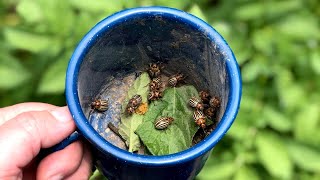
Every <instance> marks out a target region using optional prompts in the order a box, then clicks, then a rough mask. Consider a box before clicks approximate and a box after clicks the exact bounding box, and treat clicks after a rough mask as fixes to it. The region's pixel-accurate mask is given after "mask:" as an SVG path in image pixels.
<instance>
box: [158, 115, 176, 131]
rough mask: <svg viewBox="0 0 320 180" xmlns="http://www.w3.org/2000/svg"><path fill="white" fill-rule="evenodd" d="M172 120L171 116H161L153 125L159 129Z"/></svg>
mask: <svg viewBox="0 0 320 180" xmlns="http://www.w3.org/2000/svg"><path fill="white" fill-rule="evenodd" d="M173 121H174V119H173V117H169V116H167V117H161V118H159V119H157V120H156V121H155V122H154V127H155V128H156V129H159V130H162V129H166V128H167V127H168V126H169V125H170V124H171V123H172V122H173Z"/></svg>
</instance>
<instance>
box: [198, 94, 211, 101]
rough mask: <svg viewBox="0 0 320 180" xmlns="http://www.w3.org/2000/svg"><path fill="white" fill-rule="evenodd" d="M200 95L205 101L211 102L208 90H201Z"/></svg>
mask: <svg viewBox="0 0 320 180" xmlns="http://www.w3.org/2000/svg"><path fill="white" fill-rule="evenodd" d="M199 96H200V98H201V100H202V102H203V103H206V104H207V103H209V101H210V98H211V96H210V94H209V92H208V91H200V92H199Z"/></svg>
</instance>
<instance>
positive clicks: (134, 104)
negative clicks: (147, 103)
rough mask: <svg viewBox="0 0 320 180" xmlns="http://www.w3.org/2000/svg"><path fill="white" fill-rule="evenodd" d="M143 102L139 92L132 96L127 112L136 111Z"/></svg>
mask: <svg viewBox="0 0 320 180" xmlns="http://www.w3.org/2000/svg"><path fill="white" fill-rule="evenodd" d="M141 102H142V97H141V96H140V95H139V94H136V95H134V96H132V98H131V99H130V100H129V102H128V104H127V107H126V111H127V113H128V114H133V113H134V111H135V110H136V109H137V108H138V107H139V105H140V104H141Z"/></svg>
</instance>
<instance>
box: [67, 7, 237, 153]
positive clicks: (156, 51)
mask: <svg viewBox="0 0 320 180" xmlns="http://www.w3.org/2000/svg"><path fill="white" fill-rule="evenodd" d="M72 61H73V62H72ZM150 63H161V64H162V65H163V66H164V69H163V73H165V74H168V75H169V74H176V73H178V72H179V73H182V74H184V75H185V76H186V79H185V81H186V83H187V84H191V85H193V86H195V88H196V89H197V90H198V91H201V90H208V91H209V92H210V94H211V95H213V96H218V97H219V98H220V99H221V107H220V109H219V112H218V117H217V119H219V120H222V121H225V123H229V124H228V125H218V127H217V129H216V130H215V131H214V132H213V134H214V133H216V131H217V132H218V131H221V133H220V134H219V135H216V136H215V137H213V135H210V136H209V137H207V138H215V139H214V140H212V141H211V143H216V142H217V141H218V140H219V139H220V138H221V136H223V134H224V133H225V132H226V131H227V129H228V128H229V127H230V125H231V123H232V121H233V119H234V118H235V115H236V113H237V109H238V105H239V101H240V93H241V87H240V85H239V84H240V75H239V74H237V73H238V69H237V64H236V60H235V58H234V56H233V53H232V51H231V49H230V48H229V47H228V45H227V44H226V42H225V41H224V40H223V38H222V37H221V36H220V35H219V34H218V33H217V32H216V31H215V30H214V29H213V28H212V27H210V26H209V25H208V24H206V23H205V22H203V21H202V20H200V19H198V18H196V17H194V16H192V15H190V14H187V13H185V12H182V11H178V10H173V9H169V8H168V9H166V8H165V9H163V8H160V9H159V8H154V9H150V8H149V9H148V8H141V9H139V8H138V10H137V9H136V10H126V11H123V12H120V13H118V14H115V15H113V16H111V17H108V18H106V19H104V20H103V21H101V22H100V23H98V24H97V25H96V26H95V27H94V28H93V29H92V30H91V31H90V32H89V33H88V34H87V35H86V36H85V37H84V39H83V40H82V41H81V42H80V44H79V46H78V47H77V49H76V51H75V53H74V55H73V57H72V58H71V61H70V64H69V69H68V73H69V75H68V73H67V84H66V86H67V91H70V94H72V95H70V96H73V98H74V99H73V100H75V101H76V102H77V103H76V104H77V105H76V106H77V107H74V108H73V107H70V106H72V102H70V101H72V100H71V99H70V98H68V97H67V99H68V104H69V107H70V110H71V112H74V113H75V114H78V115H76V117H75V120H76V122H77V125H78V127H79V126H81V124H86V126H87V125H88V124H90V125H91V126H92V127H93V129H94V130H95V131H96V132H94V133H95V134H96V135H97V136H101V137H104V139H107V140H108V141H109V142H110V143H111V144H114V145H116V146H118V147H119V146H120V148H121V145H119V144H118V143H119V141H118V140H119V139H118V140H117V138H116V139H112V138H110V137H109V136H110V134H109V133H110V132H109V131H106V129H107V123H108V122H113V123H114V124H115V125H118V123H119V122H120V109H121V101H122V100H123V95H125V94H126V90H127V89H128V87H129V86H130V83H132V82H133V80H134V78H135V77H136V75H137V74H139V73H140V72H143V71H146V69H147V68H148V66H149V64H150ZM70 67H71V68H70ZM70 71H73V72H72V73H71V74H70ZM70 75H72V77H69V76H70ZM68 79H69V80H68ZM233 79H235V80H233ZM68 81H69V82H72V83H73V86H70V85H68V84H69V83H68ZM232 81H237V82H236V84H237V86H234V82H232ZM68 86H69V87H70V88H69V89H70V90H68ZM234 88H236V89H234ZM231 91H237V92H235V93H233V94H234V95H232V93H230V92H231ZM235 95H237V97H234V96H235ZM67 96H68V92H67ZM96 98H101V99H108V100H109V104H110V105H111V109H112V110H110V111H109V110H108V111H107V112H106V114H101V113H92V114H91V115H90V118H89V114H90V113H91V108H90V103H91V101H92V100H94V99H96ZM230 104H234V105H232V107H233V109H230V108H228V106H231V105H230ZM79 105H80V106H79ZM227 110H228V111H230V112H229V113H230V114H226V111H227ZM231 111H232V112H231ZM228 115H230V116H231V117H228ZM77 117H78V118H77ZM226 118H229V119H228V120H224V119H226ZM80 121H81V122H80ZM220 124H221V122H220ZM220 126H221V127H220ZM219 128H222V129H220V130H219ZM90 130H92V128H90ZM223 131H224V132H223ZM108 137H109V139H108ZM89 139H90V137H89ZM91 141H94V140H91ZM99 141H102V140H101V139H100V140H99ZM108 146H109V144H108ZM111 146H112V145H110V147H111ZM197 146H201V144H200V145H197ZM209 146H210V147H211V148H212V146H213V145H208V147H209ZM208 147H207V148H208ZM100 148H101V149H104V148H108V147H100ZM123 153H126V152H123Z"/></svg>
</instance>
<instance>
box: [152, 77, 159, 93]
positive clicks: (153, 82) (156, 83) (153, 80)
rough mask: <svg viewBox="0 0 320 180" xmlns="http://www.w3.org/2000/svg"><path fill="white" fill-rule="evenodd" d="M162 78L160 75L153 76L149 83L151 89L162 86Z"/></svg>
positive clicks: (157, 88) (154, 89)
mask: <svg viewBox="0 0 320 180" xmlns="http://www.w3.org/2000/svg"><path fill="white" fill-rule="evenodd" d="M161 84H162V82H161V80H160V78H159V77H156V78H153V79H152V81H151V82H150V83H149V88H150V91H156V90H159V89H160V88H161Z"/></svg>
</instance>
